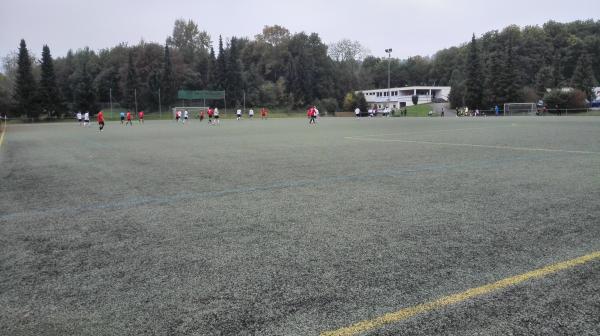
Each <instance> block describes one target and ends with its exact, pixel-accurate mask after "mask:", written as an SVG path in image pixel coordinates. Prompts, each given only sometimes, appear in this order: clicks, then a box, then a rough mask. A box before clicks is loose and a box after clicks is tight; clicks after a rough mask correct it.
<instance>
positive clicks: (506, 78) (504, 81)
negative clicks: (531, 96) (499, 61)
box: [499, 39, 520, 103]
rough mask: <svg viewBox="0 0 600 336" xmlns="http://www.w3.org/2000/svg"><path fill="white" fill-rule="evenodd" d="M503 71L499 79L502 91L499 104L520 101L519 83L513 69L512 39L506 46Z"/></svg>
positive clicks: (514, 68)
mask: <svg viewBox="0 0 600 336" xmlns="http://www.w3.org/2000/svg"><path fill="white" fill-rule="evenodd" d="M504 64H505V66H504V71H503V72H502V76H501V77H500V85H501V86H502V90H503V99H502V100H501V101H499V103H516V102H519V100H520V95H519V88H520V86H519V82H518V76H517V72H516V67H515V55H514V50H513V42H512V39H509V41H508V44H507V46H506V56H505V58H504Z"/></svg>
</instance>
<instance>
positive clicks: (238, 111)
mask: <svg viewBox="0 0 600 336" xmlns="http://www.w3.org/2000/svg"><path fill="white" fill-rule="evenodd" d="M235 115H236V116H237V120H240V119H242V110H240V109H238V110H237V111H236V112H235Z"/></svg>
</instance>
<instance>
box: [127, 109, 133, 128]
mask: <svg viewBox="0 0 600 336" xmlns="http://www.w3.org/2000/svg"><path fill="white" fill-rule="evenodd" d="M125 118H127V121H126V122H125V126H127V124H129V126H133V122H132V121H131V112H129V111H127V114H125Z"/></svg>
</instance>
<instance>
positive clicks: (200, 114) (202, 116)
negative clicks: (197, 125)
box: [198, 110, 204, 122]
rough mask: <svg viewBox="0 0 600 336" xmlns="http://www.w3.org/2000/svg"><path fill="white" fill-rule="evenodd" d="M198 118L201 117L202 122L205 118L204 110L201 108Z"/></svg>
mask: <svg viewBox="0 0 600 336" xmlns="http://www.w3.org/2000/svg"><path fill="white" fill-rule="evenodd" d="M198 118H200V122H202V120H204V110H200V113H199V114H198Z"/></svg>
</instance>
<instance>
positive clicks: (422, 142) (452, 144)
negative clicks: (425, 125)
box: [344, 137, 600, 154]
mask: <svg viewBox="0 0 600 336" xmlns="http://www.w3.org/2000/svg"><path fill="white" fill-rule="evenodd" d="M344 139H348V140H359V141H372V142H403V143H416V144H425V145H440V146H461V147H480V148H494V149H509V150H518V151H538V152H561V153H573V154H600V152H590V151H579V150H566V149H550V148H535V147H512V146H494V145H478V144H466V143H450V142H434V141H419V140H401V139H371V138H361V137H344Z"/></svg>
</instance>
